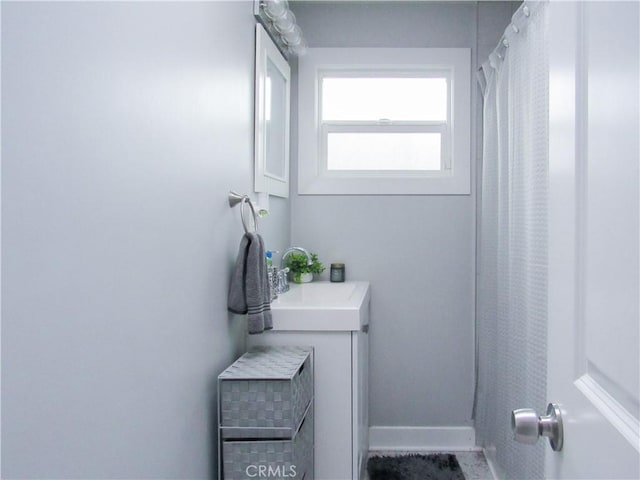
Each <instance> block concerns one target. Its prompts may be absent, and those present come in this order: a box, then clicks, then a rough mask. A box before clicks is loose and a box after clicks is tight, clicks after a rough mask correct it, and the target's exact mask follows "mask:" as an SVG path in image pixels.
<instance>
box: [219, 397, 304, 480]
mask: <svg viewBox="0 0 640 480" xmlns="http://www.w3.org/2000/svg"><path fill="white" fill-rule="evenodd" d="M222 458H223V463H222V476H221V480H247V479H251V478H279V479H282V478H291V479H299V480H313V405H309V410H308V413H307V414H306V415H305V417H304V421H303V422H302V425H301V426H300V430H298V431H297V432H296V433H295V435H294V437H293V439H288V440H225V441H223V442H222Z"/></svg>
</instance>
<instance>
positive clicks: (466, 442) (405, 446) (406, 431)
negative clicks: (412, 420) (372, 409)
mask: <svg viewBox="0 0 640 480" xmlns="http://www.w3.org/2000/svg"><path fill="white" fill-rule="evenodd" d="M369 450H371V451H394V450H408V451H441V452H442V451H472V450H480V448H479V447H477V446H476V431H475V429H474V428H473V427H369Z"/></svg>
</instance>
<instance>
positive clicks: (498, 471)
mask: <svg viewBox="0 0 640 480" xmlns="http://www.w3.org/2000/svg"><path fill="white" fill-rule="evenodd" d="M482 451H483V452H484V458H486V460H487V465H489V470H491V474H492V475H493V478H494V479H495V480H502V479H504V478H507V476H506V475H505V474H504V471H503V470H502V468H500V465H499V464H498V459H497V458H496V449H495V447H486V448H483V449H482Z"/></svg>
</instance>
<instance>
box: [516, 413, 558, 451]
mask: <svg viewBox="0 0 640 480" xmlns="http://www.w3.org/2000/svg"><path fill="white" fill-rule="evenodd" d="M511 429H512V430H513V439H514V440H515V441H516V442H520V443H528V444H534V443H536V442H537V441H538V438H540V436H543V437H547V438H548V439H549V444H550V445H551V448H552V449H553V450H554V451H556V452H558V451H560V450H562V444H563V437H564V433H563V430H562V415H561V413H560V407H559V406H558V405H556V404H554V403H550V404H549V405H548V406H547V414H546V415H544V416H540V417H539V416H538V414H537V413H536V412H535V410H533V409H531V408H519V409H517V410H514V411H512V412H511Z"/></svg>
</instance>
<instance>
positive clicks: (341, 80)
mask: <svg viewBox="0 0 640 480" xmlns="http://www.w3.org/2000/svg"><path fill="white" fill-rule="evenodd" d="M321 118H322V120H323V121H332V120H333V121H345V120H347V121H348V120H352V121H357V120H361V121H378V120H381V119H388V120H392V121H393V120H395V121H446V120H447V79H446V78H403V77H400V78H353V77H338V78H327V77H325V78H323V80H322V117H321Z"/></svg>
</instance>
